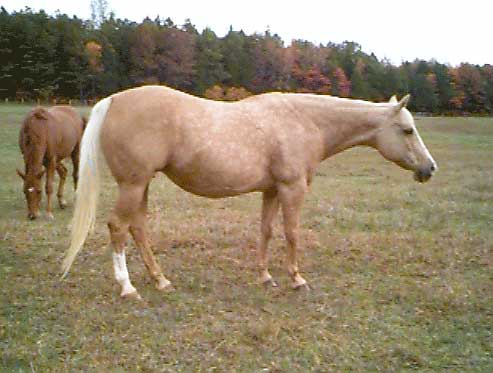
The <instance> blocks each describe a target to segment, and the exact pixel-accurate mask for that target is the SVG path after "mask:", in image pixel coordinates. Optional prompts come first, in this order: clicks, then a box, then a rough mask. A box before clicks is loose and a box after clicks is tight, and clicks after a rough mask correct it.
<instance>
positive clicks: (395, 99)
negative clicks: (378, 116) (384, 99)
mask: <svg viewBox="0 0 493 373" xmlns="http://www.w3.org/2000/svg"><path fill="white" fill-rule="evenodd" d="M389 102H390V103H391V104H397V96H396V95H393V96H392V97H391V98H390V100H389Z"/></svg>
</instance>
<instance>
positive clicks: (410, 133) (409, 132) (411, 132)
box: [402, 127, 414, 135]
mask: <svg viewBox="0 0 493 373" xmlns="http://www.w3.org/2000/svg"><path fill="white" fill-rule="evenodd" d="M402 131H403V132H404V133H405V134H406V135H412V134H413V133H414V128H412V127H409V128H403V129H402Z"/></svg>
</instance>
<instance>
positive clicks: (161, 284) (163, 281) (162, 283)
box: [156, 277, 173, 291]
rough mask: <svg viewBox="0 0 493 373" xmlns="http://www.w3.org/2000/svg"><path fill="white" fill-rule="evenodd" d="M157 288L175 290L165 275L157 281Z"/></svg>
mask: <svg viewBox="0 0 493 373" xmlns="http://www.w3.org/2000/svg"><path fill="white" fill-rule="evenodd" d="M156 289H158V290H159V291H170V290H173V287H172V286H171V282H170V281H169V280H168V279H167V278H164V277H163V278H160V279H159V281H158V282H157V283H156Z"/></svg>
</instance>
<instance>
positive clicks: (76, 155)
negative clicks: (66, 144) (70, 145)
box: [71, 144, 80, 190]
mask: <svg viewBox="0 0 493 373" xmlns="http://www.w3.org/2000/svg"><path fill="white" fill-rule="evenodd" d="M79 157H80V144H77V146H76V147H75V149H74V151H73V152H72V155H71V158H72V164H73V166H74V170H73V177H74V190H75V189H77V182H78V181H79Z"/></svg>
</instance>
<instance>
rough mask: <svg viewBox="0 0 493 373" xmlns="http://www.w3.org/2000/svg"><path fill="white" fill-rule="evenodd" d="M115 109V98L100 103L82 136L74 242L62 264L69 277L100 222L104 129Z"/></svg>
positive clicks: (74, 219) (65, 273)
mask: <svg viewBox="0 0 493 373" xmlns="http://www.w3.org/2000/svg"><path fill="white" fill-rule="evenodd" d="M110 105H111V97H107V98H105V99H103V100H101V101H99V102H98V103H97V104H96V105H95V106H94V108H93V109H92V111H91V116H90V118H89V122H88V123H87V126H86V128H85V131H84V135H83V136H82V143H81V148H80V161H79V175H80V176H79V183H78V185H77V192H76V201H75V210H74V217H73V220H72V241H71V243H70V247H69V248H68V250H67V252H66V253H65V258H64V260H63V263H62V270H63V275H62V278H63V277H65V276H66V275H67V273H68V271H69V269H70V266H71V265H72V263H73V261H74V259H75V257H76V255H77V253H78V252H79V251H80V249H81V248H82V245H84V241H85V240H86V237H87V235H88V233H89V231H90V230H92V229H93V228H94V223H95V222H96V209H97V202H98V197H99V179H100V175H99V174H100V159H101V146H100V134H101V128H102V127H103V123H104V121H105V118H106V114H107V112H108V110H109V108H110Z"/></svg>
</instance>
